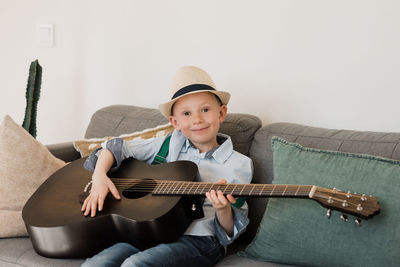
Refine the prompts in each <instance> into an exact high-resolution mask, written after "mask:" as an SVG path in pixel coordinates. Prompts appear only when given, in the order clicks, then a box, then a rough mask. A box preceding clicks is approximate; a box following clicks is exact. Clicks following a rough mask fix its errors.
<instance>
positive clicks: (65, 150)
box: [46, 142, 81, 162]
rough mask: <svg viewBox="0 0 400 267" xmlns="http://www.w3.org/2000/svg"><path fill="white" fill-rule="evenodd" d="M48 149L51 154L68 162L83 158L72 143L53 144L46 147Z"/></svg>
mask: <svg viewBox="0 0 400 267" xmlns="http://www.w3.org/2000/svg"><path fill="white" fill-rule="evenodd" d="M46 147H47V149H48V150H49V151H50V152H51V154H53V155H54V156H55V157H57V158H59V159H61V160H63V161H66V162H70V161H74V160H76V159H79V158H80V157H81V155H80V154H79V152H78V151H76V150H75V148H74V146H73V144H72V142H66V143H58V144H51V145H46Z"/></svg>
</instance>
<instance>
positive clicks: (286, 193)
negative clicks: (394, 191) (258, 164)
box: [113, 179, 313, 198]
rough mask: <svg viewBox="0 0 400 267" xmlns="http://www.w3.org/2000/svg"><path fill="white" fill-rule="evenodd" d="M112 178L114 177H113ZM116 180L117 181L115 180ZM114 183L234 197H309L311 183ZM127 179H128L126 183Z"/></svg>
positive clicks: (151, 190) (137, 188) (140, 189)
mask: <svg viewBox="0 0 400 267" xmlns="http://www.w3.org/2000/svg"><path fill="white" fill-rule="evenodd" d="M113 180H114V179H113ZM117 180H118V181H117ZM117 180H114V183H115V184H116V185H117V186H118V185H120V186H121V187H124V189H125V190H129V191H136V192H148V193H152V194H153V195H192V196H198V195H204V194H205V193H206V192H209V191H211V190H215V191H218V190H221V191H222V193H223V194H225V195H227V194H231V195H232V196H235V197H240V196H243V197H307V198H308V197H309V196H310V193H312V189H313V186H311V185H282V184H280V185H274V184H217V183H205V182H184V181H170V180H144V179H117ZM127 180H130V182H129V183H128V181H127Z"/></svg>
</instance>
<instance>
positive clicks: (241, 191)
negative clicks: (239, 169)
mask: <svg viewBox="0 0 400 267" xmlns="http://www.w3.org/2000/svg"><path fill="white" fill-rule="evenodd" d="M244 188H245V186H242V190H240V193H239V196H241V195H242V193H243V190H244Z"/></svg>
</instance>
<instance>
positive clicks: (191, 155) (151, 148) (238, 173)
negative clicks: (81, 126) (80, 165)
mask: <svg viewBox="0 0 400 267" xmlns="http://www.w3.org/2000/svg"><path fill="white" fill-rule="evenodd" d="M165 138H166V136H165V137H155V138H151V139H134V140H131V141H124V140H123V139H121V138H115V139H111V140H109V141H106V142H104V143H103V144H102V148H107V149H109V150H110V151H111V152H112V153H113V155H114V159H115V162H114V165H113V166H112V168H111V171H113V170H115V169H117V168H118V167H119V166H120V164H121V162H122V161H123V160H124V159H126V158H128V157H134V158H136V159H138V160H141V161H146V162H147V163H149V164H151V163H152V162H153V160H154V157H155V156H156V155H157V153H158V151H159V149H160V148H161V145H162V143H163V142H164V140H165ZM217 140H218V141H219V144H220V145H219V146H218V147H217V148H215V149H212V150H210V151H208V152H204V153H200V151H199V150H198V149H197V148H196V147H194V146H193V145H192V144H191V142H190V141H189V139H187V138H186V137H185V136H184V135H183V134H182V133H181V132H180V131H176V130H175V131H174V132H173V133H172V136H171V141H170V146H169V152H168V156H167V158H166V162H172V161H178V160H190V161H192V162H194V163H196V164H197V166H198V173H197V178H196V181H199V182H214V183H215V182H217V181H219V180H220V179H222V178H224V179H226V180H227V182H228V183H240V184H247V183H250V182H251V179H252V176H253V163H252V160H251V159H250V158H248V157H246V156H244V155H242V154H240V153H239V152H236V151H234V150H233V145H232V140H231V138H230V137H229V136H227V135H224V134H220V133H219V134H218V136H217ZM98 151H99V150H96V151H95V152H93V153H92V154H91V155H90V156H89V157H88V159H87V160H86V162H85V168H87V169H89V170H94V167H95V165H96V162H97V155H98ZM203 211H204V217H203V218H200V219H196V220H194V221H193V222H192V223H191V224H190V225H189V227H188V228H187V229H186V231H185V233H184V234H185V235H196V236H210V235H213V236H216V237H217V238H218V240H219V241H220V243H221V244H222V245H223V246H227V245H229V244H231V243H232V242H233V241H234V240H235V239H236V238H237V237H238V236H239V235H240V234H242V233H243V232H244V231H245V230H246V227H247V225H248V224H249V219H248V217H247V212H248V206H247V203H244V204H243V205H242V207H240V208H236V207H232V211H233V219H234V234H233V236H232V237H229V236H228V235H227V234H226V233H225V231H224V230H223V228H222V227H221V225H220V223H219V222H218V219H217V217H216V216H215V210H214V208H213V207H212V205H211V203H210V202H209V201H208V200H207V199H206V201H205V202H204V205H203Z"/></svg>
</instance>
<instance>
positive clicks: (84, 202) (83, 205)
mask: <svg viewBox="0 0 400 267" xmlns="http://www.w3.org/2000/svg"><path fill="white" fill-rule="evenodd" d="M88 198H89V197H87V198H85V201H83V204H82V208H81V211H84V210H85V209H86V204H87V202H88Z"/></svg>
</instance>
